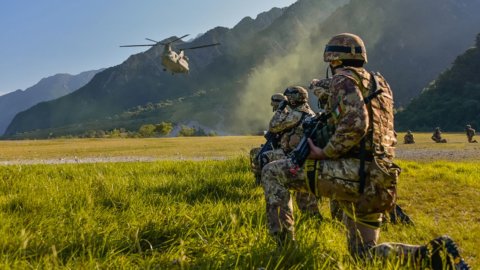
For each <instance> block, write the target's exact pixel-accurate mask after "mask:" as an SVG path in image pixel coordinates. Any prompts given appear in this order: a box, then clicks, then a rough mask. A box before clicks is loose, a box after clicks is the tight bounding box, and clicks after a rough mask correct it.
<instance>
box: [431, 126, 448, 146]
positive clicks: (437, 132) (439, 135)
mask: <svg viewBox="0 0 480 270" xmlns="http://www.w3.org/2000/svg"><path fill="white" fill-rule="evenodd" d="M432 140H433V141H434V142H436V143H446V142H447V140H446V139H443V138H442V132H441V131H440V127H436V128H435V130H434V131H433V135H432Z"/></svg>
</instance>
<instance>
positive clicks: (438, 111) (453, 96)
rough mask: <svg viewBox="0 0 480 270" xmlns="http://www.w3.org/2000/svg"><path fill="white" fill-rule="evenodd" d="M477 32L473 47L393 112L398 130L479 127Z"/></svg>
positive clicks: (479, 53) (479, 43) (479, 49)
mask: <svg viewBox="0 0 480 270" xmlns="http://www.w3.org/2000/svg"><path fill="white" fill-rule="evenodd" d="M479 70H480V34H478V35H477V38H476V43H475V46H474V47H472V48H469V49H468V50H467V51H465V52H464V53H463V54H461V55H460V56H458V57H457V59H456V60H455V62H454V63H453V65H452V66H451V67H450V68H448V69H447V70H446V71H444V72H443V73H442V74H440V75H439V76H438V78H437V79H436V80H434V81H432V82H431V83H430V84H429V85H428V86H427V87H426V88H425V89H424V90H423V92H422V94H421V95H420V96H418V97H417V98H415V99H414V100H413V101H412V102H411V103H410V104H409V105H408V106H407V107H406V108H405V110H403V111H401V112H399V113H397V114H396V117H395V119H396V122H397V123H396V126H397V129H398V130H407V129H411V130H415V131H433V129H434V128H435V127H437V126H438V127H440V128H441V129H442V130H444V131H459V130H463V129H464V128H465V125H466V124H470V125H472V127H474V128H476V129H477V130H478V129H479V128H480V76H479V75H478V71H479Z"/></svg>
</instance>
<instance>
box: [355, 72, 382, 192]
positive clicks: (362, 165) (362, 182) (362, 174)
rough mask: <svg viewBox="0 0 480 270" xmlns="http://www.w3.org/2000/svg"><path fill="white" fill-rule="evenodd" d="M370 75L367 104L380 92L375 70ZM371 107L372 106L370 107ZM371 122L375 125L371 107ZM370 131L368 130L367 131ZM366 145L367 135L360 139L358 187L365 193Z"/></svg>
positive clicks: (371, 124) (365, 99)
mask: <svg viewBox="0 0 480 270" xmlns="http://www.w3.org/2000/svg"><path fill="white" fill-rule="evenodd" d="M370 75H371V76H372V78H371V80H372V81H373V82H372V87H371V88H370V91H369V94H368V96H367V97H366V98H364V102H365V105H368V103H370V100H371V99H373V98H375V97H376V96H377V95H378V94H379V92H378V91H377V89H378V80H377V78H376V77H375V74H374V73H373V72H370ZM369 108H371V107H369ZM369 114H370V115H369V116H370V117H369V122H370V127H373V113H371V109H370V110H369ZM367 132H368V131H367ZM368 135H370V136H372V138H371V140H370V141H371V142H373V132H370V133H369V134H368V133H367V136H368ZM366 151H367V150H366V147H365V136H364V137H363V138H362V140H361V141H360V155H359V156H360V168H359V169H358V176H359V177H360V186H359V188H358V191H359V193H360V194H363V191H364V190H365V182H366V173H365V156H366Z"/></svg>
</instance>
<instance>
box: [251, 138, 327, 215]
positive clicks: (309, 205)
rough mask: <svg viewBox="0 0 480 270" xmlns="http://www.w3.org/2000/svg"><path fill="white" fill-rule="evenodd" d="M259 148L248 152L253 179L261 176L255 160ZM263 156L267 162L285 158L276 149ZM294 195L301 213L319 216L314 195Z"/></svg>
mask: <svg viewBox="0 0 480 270" xmlns="http://www.w3.org/2000/svg"><path fill="white" fill-rule="evenodd" d="M260 149H261V148H260V147H257V148H253V149H252V150H250V164H251V170H252V172H253V174H254V175H255V177H257V176H258V177H260V176H261V173H262V171H261V169H260V163H259V161H258V159H255V157H256V156H257V154H258V153H259V152H260ZM264 155H265V156H267V158H268V160H270V161H274V160H280V159H284V158H285V153H284V152H283V150H282V149H276V150H271V151H266V152H265V153H264ZM294 194H295V202H296V203H297V207H298V209H300V211H301V212H302V213H308V214H311V215H317V216H320V211H319V209H318V201H319V199H317V198H316V197H315V195H313V194H310V193H308V192H294Z"/></svg>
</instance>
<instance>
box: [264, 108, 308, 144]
mask: <svg viewBox="0 0 480 270" xmlns="http://www.w3.org/2000/svg"><path fill="white" fill-rule="evenodd" d="M314 114H315V113H314V112H313V111H312V109H310V106H308V104H306V103H305V104H302V105H300V106H297V107H295V108H291V107H289V106H287V108H285V110H283V111H276V112H275V114H274V115H273V117H272V119H271V120H270V124H269V129H268V130H269V131H270V132H272V133H277V134H282V135H281V139H280V145H281V147H282V150H283V151H284V152H285V153H289V152H290V151H292V150H293V149H295V147H296V146H297V145H298V143H299V142H300V139H301V138H302V137H303V128H302V121H303V119H304V118H305V116H307V115H314Z"/></svg>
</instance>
